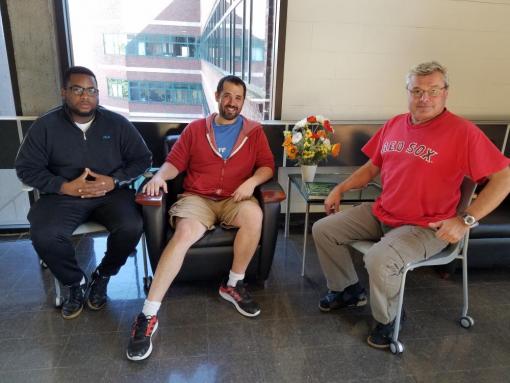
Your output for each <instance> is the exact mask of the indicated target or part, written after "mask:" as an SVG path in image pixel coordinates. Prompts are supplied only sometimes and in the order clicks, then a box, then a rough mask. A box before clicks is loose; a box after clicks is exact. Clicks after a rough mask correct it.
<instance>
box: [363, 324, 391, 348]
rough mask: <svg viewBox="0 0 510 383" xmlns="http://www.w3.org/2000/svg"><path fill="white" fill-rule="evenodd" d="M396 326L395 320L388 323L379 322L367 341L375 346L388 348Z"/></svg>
mask: <svg viewBox="0 0 510 383" xmlns="http://www.w3.org/2000/svg"><path fill="white" fill-rule="evenodd" d="M394 328H395V321H394V320H393V321H391V322H390V323H388V324H382V323H379V322H377V325H376V326H375V328H374V329H373V330H372V332H371V333H370V335H369V336H368V338H367V343H368V344H369V345H370V346H372V347H375V348H388V347H389V346H390V343H391V338H392V336H393V329H394Z"/></svg>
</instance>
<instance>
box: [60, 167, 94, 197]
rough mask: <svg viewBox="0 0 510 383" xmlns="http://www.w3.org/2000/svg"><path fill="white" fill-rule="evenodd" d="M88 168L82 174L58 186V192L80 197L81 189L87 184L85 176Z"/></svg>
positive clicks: (87, 173)
mask: <svg viewBox="0 0 510 383" xmlns="http://www.w3.org/2000/svg"><path fill="white" fill-rule="evenodd" d="M88 175H89V169H85V170H84V171H83V173H82V174H80V175H79V176H78V177H77V178H75V179H74V180H72V181H69V182H64V183H63V184H62V186H61V187H60V192H61V193H62V194H65V195H70V196H73V197H81V196H82V194H83V193H82V190H83V189H84V188H85V187H86V186H87V176H88Z"/></svg>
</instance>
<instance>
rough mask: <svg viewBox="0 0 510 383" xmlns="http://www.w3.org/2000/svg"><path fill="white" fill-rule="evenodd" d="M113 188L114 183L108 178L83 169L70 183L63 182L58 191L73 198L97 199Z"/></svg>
mask: <svg viewBox="0 0 510 383" xmlns="http://www.w3.org/2000/svg"><path fill="white" fill-rule="evenodd" d="M114 188H115V182H114V181H113V178H112V177H110V176H105V175H103V174H99V173H95V172H93V171H92V170H90V169H89V168H85V170H84V171H83V173H82V174H80V176H79V177H77V178H75V179H74V180H72V181H69V182H64V183H63V184H62V187H61V189H60V191H61V192H62V193H63V194H67V195H70V196H73V197H80V198H97V197H102V196H104V195H106V193H108V192H109V191H111V190H113V189H114Z"/></svg>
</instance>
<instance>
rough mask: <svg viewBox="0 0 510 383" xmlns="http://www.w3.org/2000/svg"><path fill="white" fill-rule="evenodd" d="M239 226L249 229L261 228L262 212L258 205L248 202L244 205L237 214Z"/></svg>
mask: <svg viewBox="0 0 510 383" xmlns="http://www.w3.org/2000/svg"><path fill="white" fill-rule="evenodd" d="M236 218H237V221H238V222H239V227H247V228H249V229H250V230H258V231H260V230H261V228H262V219H263V213H262V209H261V208H260V206H258V205H256V204H249V205H246V206H244V207H243V208H242V209H241V210H239V213H238V215H237V217H236Z"/></svg>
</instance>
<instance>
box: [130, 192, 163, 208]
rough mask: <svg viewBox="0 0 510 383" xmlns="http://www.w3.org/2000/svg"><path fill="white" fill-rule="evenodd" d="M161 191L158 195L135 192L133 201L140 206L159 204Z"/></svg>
mask: <svg viewBox="0 0 510 383" xmlns="http://www.w3.org/2000/svg"><path fill="white" fill-rule="evenodd" d="M163 195H164V193H163V192H162V191H160V192H159V194H158V195H154V196H150V195H147V194H145V193H141V192H137V193H136V196H135V202H136V203H137V204H139V205H142V206H161V204H162V203H163Z"/></svg>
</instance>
